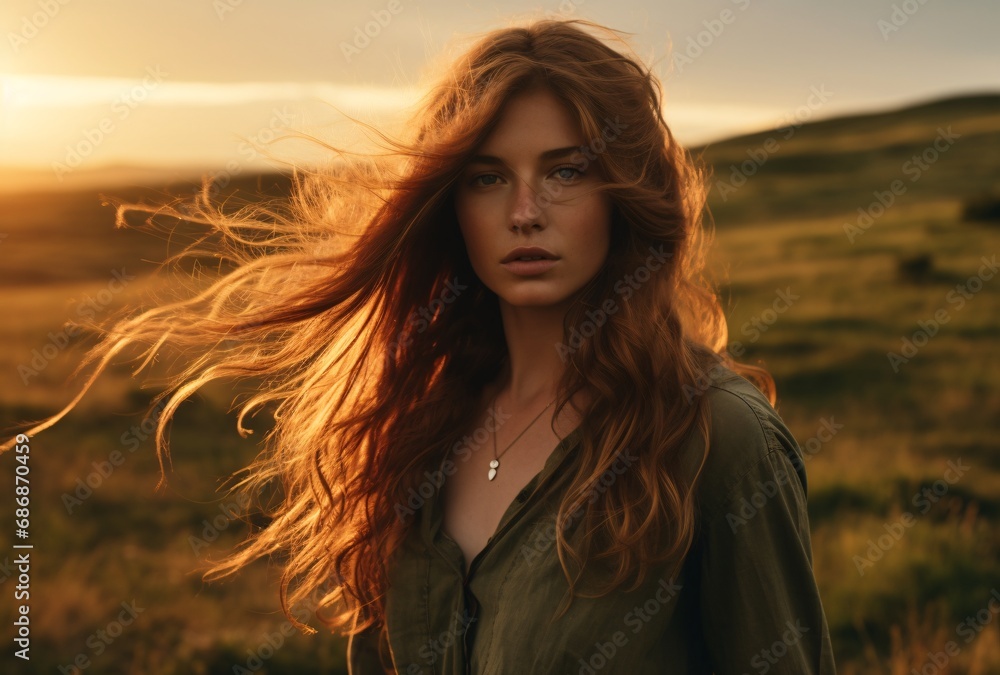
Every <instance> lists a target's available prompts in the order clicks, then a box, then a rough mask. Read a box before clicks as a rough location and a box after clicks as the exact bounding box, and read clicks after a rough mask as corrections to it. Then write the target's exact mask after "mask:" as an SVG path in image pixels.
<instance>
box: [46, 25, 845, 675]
mask: <svg viewBox="0 0 1000 675" xmlns="http://www.w3.org/2000/svg"><path fill="white" fill-rule="evenodd" d="M598 30H600V27H599V26H597V25H595V24H592V23H590V22H586V21H582V20H575V21H552V20H543V21H537V22H533V23H530V24H528V25H526V26H524V27H516V28H508V29H502V30H497V31H494V32H491V33H489V34H487V35H485V36H483V37H482V39H481V40H480V41H478V42H477V43H476V44H474V45H473V46H472V47H471V49H469V51H468V52H467V53H466V54H465V55H463V56H462V57H460V58H459V59H457V60H456V61H455V63H454V65H453V66H452V67H451V69H450V70H449V72H448V73H446V75H445V76H444V77H443V78H442V79H441V81H440V83H439V84H438V85H437V86H436V87H434V88H432V89H431V90H430V93H429V94H428V96H427V98H426V99H425V100H424V101H423V102H422V106H421V112H420V114H419V116H418V117H417V119H415V120H414V124H413V127H412V128H413V129H414V130H415V131H416V134H415V136H414V137H413V138H412V139H411V140H410V142H408V143H403V142H396V141H390V143H391V144H392V147H393V148H394V149H395V150H396V152H395V153H394V154H391V155H390V156H389V157H388V158H386V157H382V158H376V159H375V161H372V162H367V163H363V162H353V163H349V164H347V165H346V166H344V167H342V168H341V170H340V171H339V172H338V173H336V174H335V175H330V176H322V175H317V176H311V177H307V178H306V179H305V180H301V181H297V182H296V188H297V190H296V192H295V193H294V195H293V197H294V198H293V199H292V200H291V201H290V202H289V205H288V206H289V209H288V210H287V211H284V212H282V211H269V210H267V209H260V210H257V211H251V212H249V213H248V212H241V213H239V214H236V215H224V214H223V213H221V212H215V211H211V210H209V209H208V208H207V207H206V204H205V203H204V202H202V203H200V204H199V210H198V211H197V212H196V213H194V214H192V213H188V214H186V215H187V217H188V219H192V220H198V219H199V217H200V218H201V219H203V220H204V222H207V223H210V224H212V225H214V226H216V227H217V229H218V231H219V232H220V233H221V234H222V235H223V237H222V240H221V242H220V243H219V244H218V246H219V247H220V249H221V250H222V251H223V253H224V256H228V257H230V258H231V259H232V260H233V262H234V263H235V267H234V269H232V270H231V271H230V272H228V273H227V274H226V275H225V276H223V277H222V278H221V279H220V280H218V281H217V282H216V283H214V284H213V285H212V286H211V287H210V288H208V289H206V290H205V291H204V292H202V293H200V294H198V295H196V296H195V297H192V298H187V299H180V300H178V301H177V302H175V303H171V304H167V305H164V306H162V307H160V308H157V309H153V310H150V311H148V312H146V313H142V314H139V315H138V316H136V317H134V318H131V319H127V320H124V321H123V322H121V323H120V324H119V325H117V326H116V327H115V328H114V329H113V330H112V331H111V332H110V333H109V334H108V336H107V337H106V338H105V340H104V341H103V342H102V343H101V344H100V345H98V347H97V348H96V349H95V350H94V351H93V352H91V353H90V354H89V355H88V360H87V361H86V363H91V362H96V363H97V367H96V368H95V372H94V373H93V374H92V375H91V378H90V380H89V381H88V383H87V385H86V386H87V387H89V386H90V383H91V382H93V381H94V378H96V377H97V375H98V373H100V371H101V370H102V369H103V368H104V367H105V366H106V365H107V363H109V361H110V360H111V359H112V358H113V357H114V356H115V355H116V354H118V353H119V352H120V351H122V350H123V349H125V348H126V347H127V346H128V345H129V344H133V343H135V344H144V345H146V348H145V351H144V354H145V356H146V361H145V362H144V363H143V366H144V365H146V364H147V363H149V362H150V361H151V360H152V359H153V358H154V357H156V356H157V354H158V353H159V352H160V350H162V349H166V348H168V347H176V348H182V349H195V350H199V351H197V354H198V358H196V359H192V360H190V362H189V364H188V365H187V366H186V367H185V368H184V370H183V372H181V373H179V374H178V375H177V377H176V379H175V380H174V381H173V382H172V389H171V390H168V392H165V394H164V395H165V396H166V395H168V394H169V401H168V403H167V405H166V408H165V409H164V411H163V414H162V415H161V416H160V422H159V423H160V428H159V429H158V434H157V450H158V452H160V453H161V459H162V458H163V457H164V456H165V455H166V453H167V452H168V445H167V443H166V436H165V435H164V434H163V431H164V426H163V425H164V424H165V423H166V421H167V420H169V418H170V416H171V415H172V413H173V412H174V410H175V409H176V407H177V405H178V404H179V403H180V402H181V400H183V398H185V397H187V396H188V395H190V394H191V393H192V392H193V391H195V390H196V389H197V388H198V387H200V386H201V385H203V384H205V383H207V382H209V381H210V380H213V379H216V378H220V377H241V378H242V377H253V378H257V380H258V381H260V382H261V385H260V387H259V391H258V393H257V394H256V395H255V396H254V397H253V398H252V399H250V400H249V401H247V402H246V404H245V406H244V408H243V410H242V413H243V415H245V414H247V413H248V412H249V411H251V410H253V409H255V408H258V407H260V406H262V405H265V404H269V403H272V402H274V403H277V404H278V406H277V409H276V410H275V411H274V417H275V427H274V430H273V431H272V432H271V434H270V435H269V437H268V439H267V440H268V441H269V443H268V450H269V452H268V453H266V454H265V455H263V456H262V457H261V458H260V459H258V460H257V461H256V462H255V463H254V464H253V465H251V467H249V471H248V476H247V477H246V478H245V479H244V480H243V481H241V483H240V484H239V486H238V487H239V488H240V489H242V490H244V491H246V492H247V493H248V494H250V495H256V494H258V492H259V491H261V490H263V489H265V488H266V487H267V486H268V485H269V484H270V481H272V480H279V481H280V484H281V485H282V488H283V493H284V501H283V503H281V505H280V506H279V507H277V508H276V509H275V510H274V511H273V512H271V513H270V514H269V515H270V516H271V517H272V520H271V521H270V524H269V526H268V527H266V528H265V529H263V530H262V531H261V532H259V533H258V534H257V535H256V536H254V537H253V538H252V539H251V540H250V541H249V542H248V545H247V546H246V547H245V548H243V549H242V550H240V551H238V552H237V553H235V554H233V555H232V556H231V557H230V558H229V559H227V560H226V561H224V562H222V563H220V564H219V565H218V566H217V567H215V568H214V569H213V571H212V575H211V576H213V577H215V576H221V575H225V574H230V573H233V572H235V571H237V570H238V569H239V568H240V567H242V566H244V565H246V564H247V563H249V562H250V561H252V560H254V559H256V558H258V557H261V556H264V555H270V554H277V553H283V554H286V555H287V558H286V564H285V567H284V571H283V577H282V587H281V599H282V605H283V607H284V609H285V611H286V614H288V615H289V618H292V619H293V621H294V620H295V619H294V618H293V617H292V616H291V614H290V612H289V608H290V607H291V606H292V605H293V604H294V603H295V602H296V601H298V600H300V599H303V598H305V597H307V596H308V595H309V594H310V593H311V592H313V591H315V590H316V589H321V588H326V589H329V592H327V593H326V596H325V607H326V608H327V610H330V611H332V612H333V614H331V615H330V616H326V617H324V618H323V621H324V622H325V623H327V624H328V625H329V626H330V627H331V628H339V629H342V630H343V632H344V633H345V634H349V635H350V638H349V651H348V660H349V667H350V672H351V673H364V674H367V673H381V672H399V673H407V674H410V673H448V674H458V673H479V674H487V673H489V674H501V673H503V674H509V673H519V674H524V675H527V674H529V673H533V674H539V675H540V674H542V673H546V674H549V673H551V674H560V675H562V674H565V673H588V674H593V673H597V672H605V673H629V674H630V675H640V674H643V675H644V674H646V673H649V674H652V673H657V674H660V673H712V672H714V673H716V674H718V675H722V674H730V673H734V674H735V673H744V672H751V671H755V672H760V673H763V672H775V673H800V674H801V673H830V674H832V673H834V660H833V655H832V651H831V647H830V639H829V633H828V629H827V624H826V619H825V616H824V613H823V608H822V604H821V601H820V598H819V595H818V592H817V588H816V584H815V581H814V578H813V574H812V569H811V548H810V539H809V524H808V517H807V513H806V501H805V499H806V476H805V472H804V470H803V462H802V454H801V451H800V449H799V447H798V445H797V443H796V441H795V440H794V439H793V437H792V435H791V434H790V433H789V431H788V429H787V428H786V426H785V424H784V423H783V422H782V420H781V418H780V417H779V416H778V415H777V413H776V412H775V410H774V408H773V407H772V406H773V404H774V403H775V401H776V398H775V391H774V382H773V380H772V378H771V377H770V375H769V374H768V373H767V372H766V371H764V370H763V369H761V368H759V367H755V366H749V365H741V364H738V363H736V362H735V361H734V360H733V359H732V357H731V356H730V355H729V354H728V353H726V349H725V347H726V323H725V319H724V316H723V314H722V311H721V308H720V306H719V304H718V302H717V298H716V295H715V293H714V292H713V290H712V289H711V287H710V286H709V284H708V283H707V282H706V281H705V280H704V279H703V277H702V268H703V260H704V253H705V247H706V238H705V237H704V233H703V230H702V224H701V211H702V209H703V206H704V199H705V191H704V182H703V175H702V174H701V172H700V171H699V170H698V169H697V168H696V167H695V165H694V164H693V163H692V161H691V159H690V158H689V156H688V155H687V153H686V152H685V151H684V150H683V149H682V148H681V147H680V146H678V145H677V143H676V142H675V141H674V139H673V136H672V135H671V133H670V130H669V129H668V127H667V125H666V123H665V122H664V120H663V117H662V115H661V110H660V106H661V99H660V86H659V84H658V82H657V81H656V79H655V77H654V76H653V75H652V74H651V73H650V72H649V70H648V69H646V68H644V67H642V66H641V65H640V63H639V61H638V60H637V59H635V58H633V57H630V56H627V55H625V54H624V53H622V52H619V51H616V50H615V49H612V47H611V46H609V45H608V44H607V43H606V42H605V41H602V40H601V39H599V38H598V37H597V36H596V35H595V33H596V32H597V31H598ZM608 35H609V36H611V37H612V39H614V38H615V36H614V35H613V33H610V32H609V33H608ZM394 158H401V160H402V161H400V162H399V163H398V164H393V159H394ZM120 215H121V212H120V213H119V216H120ZM354 224H359V225H361V226H362V227H360V228H359V230H358V232H357V233H356V236H355V235H354V234H350V233H346V234H345V233H342V231H343V230H346V229H348V228H349V227H351V226H352V225H354ZM348 237H351V240H350V241H348V242H347V244H344V243H343V240H344V239H346V238H348ZM355 319H356V320H355ZM206 347H207V348H206ZM747 378H750V379H747ZM85 390H86V388H85V389H84V391H85ZM82 393H83V392H81V394H80V395H81V396H82ZM77 400H79V397H77V399H76V400H74V401H73V402H72V403H70V405H69V406H67V408H66V409H65V410H63V411H62V412H60V413H59V414H58V415H56V416H54V417H53V418H51V419H50V420H47V421H46V422H44V423H43V424H40V425H38V426H37V427H36V428H35V429H33V430H32V432H35V431H40V430H41V429H43V428H45V427H47V426H49V425H51V424H52V423H54V422H55V421H57V420H58V419H59V418H60V417H61V416H62V415H64V414H65V413H66V412H67V411H68V410H69V409H70V408H71V407H72V406H73V405H75V403H76V401H77ZM240 419H241V420H242V415H241V418H240ZM331 581H332V582H333V583H332V585H328V584H330V582H331ZM296 624H297V625H300V626H302V624H299V622H298V621H296ZM302 627H303V628H306V629H308V628H307V627H305V626H302Z"/></svg>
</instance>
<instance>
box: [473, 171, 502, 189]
mask: <svg viewBox="0 0 1000 675" xmlns="http://www.w3.org/2000/svg"><path fill="white" fill-rule="evenodd" d="M484 178H486V179H489V178H493V179H499V178H500V177H499V176H497V175H496V174H493V173H484V174H483V175H481V176H476V177H475V178H473V179H472V184H473V185H480V186H483V187H488V186H490V185H496V182H493V181H486V182H485V183H480V182H479V181H480V180H482V179H484Z"/></svg>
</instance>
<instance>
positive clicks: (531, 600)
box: [347, 369, 836, 675]
mask: <svg viewBox="0 0 1000 675" xmlns="http://www.w3.org/2000/svg"><path fill="white" fill-rule="evenodd" d="M722 372H723V373H724V377H725V378H726V379H723V378H716V379H715V380H714V381H713V382H712V383H711V384H710V385H709V386H707V388H705V389H704V391H701V392H697V394H698V395H701V396H705V397H706V399H707V402H708V404H709V406H710V410H711V416H712V423H711V430H712V431H711V443H710V448H709V453H708V457H707V459H706V461H705V467H704V470H703V474H702V476H701V478H700V479H699V483H698V486H697V488H696V503H697V505H698V511H699V529H698V533H697V537H696V539H695V542H694V544H693V546H692V549H691V551H690V552H689V554H688V556H687V558H686V559H685V561H684V566H683V568H682V570H681V572H680V573H679V574H678V576H677V578H676V579H673V580H671V579H666V578H664V576H663V575H662V574H655V573H654V574H651V575H649V576H648V577H647V578H646V580H645V582H644V583H643V584H642V586H641V587H639V588H637V589H635V590H633V591H628V592H626V591H624V590H622V589H624V588H626V587H627V586H628V585H629V584H628V583H626V584H625V585H624V586H622V587H620V588H619V589H618V590H615V591H612V592H611V593H610V594H607V595H605V596H604V597H601V598H583V597H579V596H578V597H576V598H574V600H573V603H572V605H571V606H570V608H569V610H568V611H567V612H566V613H565V614H563V616H562V617H560V618H559V619H557V620H555V621H554V622H552V623H550V618H551V617H552V616H554V614H555V610H556V609H557V608H561V605H560V603H561V601H562V600H563V596H564V594H565V592H566V590H567V588H568V584H567V582H566V579H565V577H564V575H563V572H562V568H561V567H560V565H559V560H558V556H557V555H556V547H555V530H554V528H555V521H554V516H555V513H556V507H557V505H558V498H559V496H560V495H561V494H562V492H563V490H562V489H561V488H565V486H566V482H565V481H559V480H558V479H559V477H560V476H565V475H566V474H567V473H568V472H567V471H566V467H567V463H568V462H572V461H573V457H574V456H575V455H574V452H573V451H574V450H575V449H576V448H577V446H578V443H579V440H580V431H581V427H577V428H576V429H575V430H574V431H573V432H571V433H570V434H569V435H568V436H566V437H565V438H563V440H562V441H561V442H560V443H559V445H558V446H557V447H556V448H555V450H554V451H553V452H552V454H551V455H550V456H549V457H548V459H547V461H546V462H545V465H544V467H543V469H542V470H541V471H540V472H539V473H538V474H537V475H535V476H534V477H533V478H532V479H531V481H530V482H529V483H528V484H527V485H526V486H525V488H524V489H523V490H522V491H521V492H520V493H519V494H518V495H517V497H516V498H515V499H514V501H513V502H512V503H511V504H510V506H509V507H508V508H507V510H506V512H505V513H504V515H503V517H502V518H501V520H500V523H499V525H498V526H497V530H496V531H495V532H494V534H493V536H492V537H491V538H490V540H489V542H488V543H487V545H486V547H485V548H484V549H483V550H482V551H481V552H480V553H479V554H478V555H477V556H476V558H475V559H473V561H472V563H471V565H470V573H469V575H468V579H467V580H463V577H464V574H463V573H464V568H463V554H462V550H461V549H460V548H459V546H458V544H457V543H456V542H455V541H454V540H453V539H451V537H449V536H448V535H447V533H445V532H444V531H443V529H442V522H443V511H442V505H441V500H440V499H439V497H440V494H441V491H440V489H438V491H437V492H436V493H435V496H434V497H431V498H430V499H429V500H428V501H427V502H426V503H425V504H424V505H423V506H422V507H421V508H420V510H419V512H418V514H417V515H416V516H415V519H416V520H415V522H414V527H412V528H411V529H410V531H409V533H408V535H407V538H406V540H405V542H404V544H403V546H402V547H401V549H400V550H399V552H398V553H397V555H396V556H394V558H393V562H392V563H391V564H390V565H388V575H389V581H390V586H389V588H388V590H387V592H386V621H385V630H384V631H383V632H382V633H381V635H380V634H379V633H377V632H374V631H368V632H366V633H364V634H361V635H358V636H356V637H354V638H352V639H351V640H349V643H348V655H347V658H348V666H349V673H350V674H351V675H369V674H370V673H383V672H396V673H402V674H404V675H417V674H419V675H429V674H431V673H443V674H444V675H469V674H475V675H578V674H579V675H598V674H600V675H604V674H607V673H625V674H627V675H670V674H674V673H676V674H678V675H680V674H684V675H688V674H702V673H704V674H706V675H707V674H711V673H715V675H744V674H751V673H758V674H760V675H763V674H764V673H772V674H779V675H780V674H786V673H787V674H795V675H835V672H836V671H835V666H834V658H833V651H832V648H831V644H830V636H829V630H828V627H827V622H826V617H825V615H824V612H823V606H822V603H821V601H820V597H819V592H818V590H817V587H816V582H815V578H814V576H813V572H812V549H811V543H810V537H809V521H808V515H807V512H806V474H805V470H804V464H803V456H802V451H801V449H800V448H799V446H798V444H797V443H796V441H795V439H794V438H793V437H792V434H791V433H790V432H789V430H788V429H787V427H786V426H785V424H784V422H783V421H782V420H781V418H780V417H779V416H778V414H777V413H776V412H775V411H774V409H773V408H772V407H771V405H770V403H769V402H768V401H767V399H766V398H765V397H764V396H763V394H761V392H760V391H759V390H758V389H757V388H756V387H754V386H753V384H751V383H750V382H749V381H748V380H746V379H744V378H743V377H740V376H739V375H736V374H735V373H733V372H732V371H729V370H728V369H722ZM694 438H697V441H695V440H693V439H694ZM684 447H685V456H686V457H687V456H690V457H691V458H692V461H693V462H696V461H700V458H701V456H702V448H703V442H702V441H701V437H700V434H697V433H693V434H692V435H691V436H689V441H688V443H687V444H686V445H685V446H684ZM688 448H690V450H688ZM690 466H691V467H692V468H696V466H697V465H696V464H692V465H690ZM578 529H579V528H578ZM571 569H572V567H571ZM662 569H663V570H666V569H667V568H666V567H665V566H664V567H663V568H662ZM578 588H580V587H579V586H578ZM588 588H589V587H588ZM386 636H387V638H388V644H386V640H385V638H386ZM380 658H381V659H382V662H383V663H385V664H386V665H389V664H391V668H390V669H386V668H383V667H382V666H381V665H380Z"/></svg>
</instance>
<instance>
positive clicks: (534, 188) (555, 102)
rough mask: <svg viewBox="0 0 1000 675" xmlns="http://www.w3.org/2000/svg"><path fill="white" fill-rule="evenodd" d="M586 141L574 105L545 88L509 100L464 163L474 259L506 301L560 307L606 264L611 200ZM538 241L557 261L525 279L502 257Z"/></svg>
mask: <svg viewBox="0 0 1000 675" xmlns="http://www.w3.org/2000/svg"><path fill="white" fill-rule="evenodd" d="M588 141H589V139H585V138H584V137H583V135H582V133H581V131H580V126H579V124H578V122H577V121H576V119H575V118H574V117H573V115H572V114H571V112H570V109H569V108H568V106H567V105H566V104H565V103H563V102H562V101H561V100H560V99H559V98H557V97H556V96H555V95H554V94H552V93H551V92H550V91H548V90H547V89H533V90H530V91H527V92H522V93H519V94H517V95H515V96H514V97H513V98H511V99H510V100H509V101H508V102H507V104H506V105H505V106H504V109H503V111H502V113H501V115H500V118H499V120H498V123H497V125H496V127H495V128H494V129H493V131H492V132H491V133H490V135H489V136H488V137H487V138H486V139H485V141H484V142H483V143H482V144H481V145H480V147H479V148H477V150H476V152H475V153H474V155H473V157H472V158H471V159H470V161H469V162H468V163H467V165H466V166H465V167H464V168H463V170H462V172H461V174H460V175H459V178H458V183H457V185H456V189H455V193H454V206H455V214H456V216H457V219H458V224H459V228H460V230H461V233H462V237H463V239H464V241H465V246H466V250H467V252H468V255H469V261H470V262H471V263H472V267H473V269H474V270H475V272H476V274H477V276H478V277H479V278H480V279H481V280H482V282H483V283H484V284H485V285H486V286H487V287H488V288H490V289H491V290H492V291H494V292H495V293H497V295H498V296H499V297H500V298H501V301H505V302H508V303H510V304H514V305H536V306H537V305H545V304H556V303H559V302H561V301H563V300H565V299H566V298H568V297H570V296H571V295H572V294H574V293H576V292H577V291H578V290H579V289H580V288H582V287H583V286H584V285H585V284H586V283H587V282H588V281H590V279H591V278H593V276H594V275H595V274H596V273H597V272H598V271H599V270H600V268H601V266H602V265H603V264H604V262H605V260H606V258H607V254H608V249H609V246H610V229H611V226H610V223H611V213H612V206H611V201H610V198H609V197H608V195H607V194H606V193H604V192H600V191H596V190H594V188H595V187H597V186H598V185H600V184H601V177H600V175H599V170H598V166H597V165H596V163H595V162H592V161H590V160H588V159H587V157H586V156H585V155H584V154H583V153H582V152H581V148H584V147H586V146H587V145H588V144H589V143H588ZM522 246H523V247H531V246H537V247H540V248H543V249H545V250H546V251H548V252H549V253H551V254H552V255H553V256H554V257H555V258H556V261H555V263H554V264H553V265H552V266H551V267H549V268H548V269H546V270H545V271H544V272H541V273H538V274H531V275H529V276H522V275H519V274H517V273H515V272H514V271H512V270H511V269H510V268H509V267H506V266H504V265H503V264H502V263H501V260H503V258H504V257H505V256H507V255H508V254H509V253H510V252H511V251H512V250H513V249H514V248H517V247H522Z"/></svg>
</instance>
